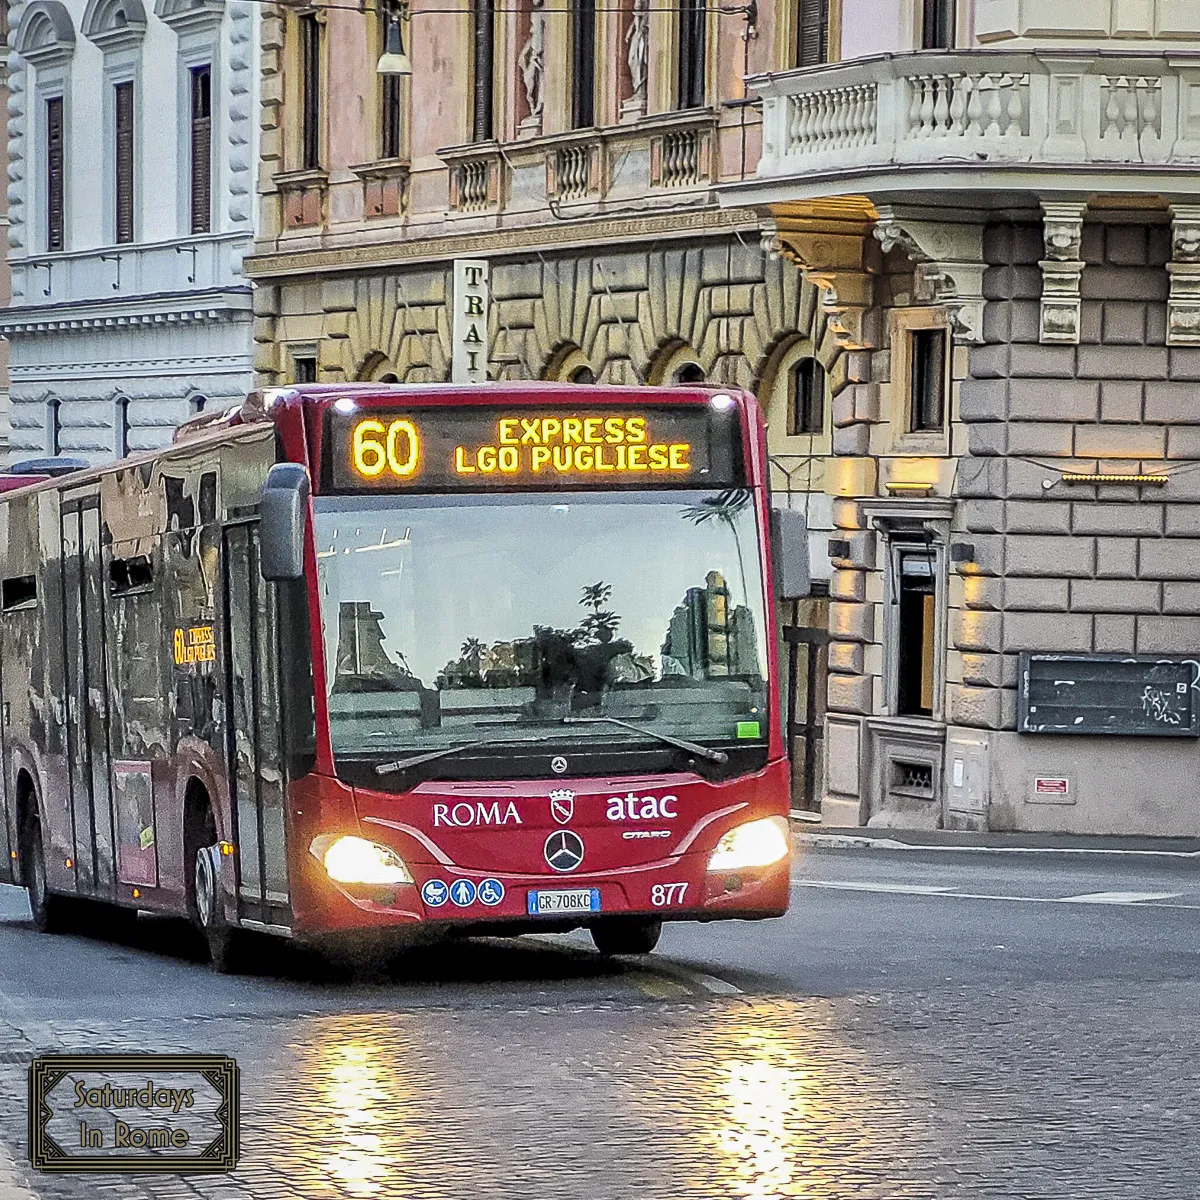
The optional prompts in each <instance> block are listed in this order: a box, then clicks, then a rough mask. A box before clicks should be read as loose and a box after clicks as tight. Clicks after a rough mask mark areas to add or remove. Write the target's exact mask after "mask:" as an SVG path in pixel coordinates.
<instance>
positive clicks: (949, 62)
mask: <svg viewBox="0 0 1200 1200" xmlns="http://www.w3.org/2000/svg"><path fill="white" fill-rule="evenodd" d="M750 84H751V86H752V88H753V89H754V90H755V91H756V92H757V93H758V94H759V95H760V96H761V97H762V101H763V124H764V144H763V156H762V159H761V162H760V164H759V168H758V178H759V179H760V180H762V179H764V178H767V179H769V178H772V177H777V178H796V177H800V178H802V179H808V180H811V181H812V185H813V186H814V187H815V188H817V190H818V191H827V190H828V185H827V183H824V182H819V181H820V180H821V179H822V178H823V177H828V176H830V175H835V174H846V175H854V174H856V173H858V172H860V171H862V172H865V173H867V174H868V175H870V174H875V173H879V172H880V171H881V169H882V170H883V171H886V169H887V168H889V167H894V166H910V165H925V166H930V167H936V168H942V169H945V170H946V171H947V172H948V173H950V174H951V175H952V174H953V173H954V172H955V171H956V170H957V171H959V172H960V173H961V172H962V170H963V169H964V168H968V169H969V170H970V171H972V172H978V171H980V170H981V169H982V170H983V172H984V174H987V173H988V171H989V170H990V169H994V168H1000V169H1004V168H1014V167H1019V168H1039V167H1049V168H1066V169H1078V168H1079V167H1081V166H1082V167H1086V166H1090V165H1096V166H1105V167H1109V168H1111V166H1112V165H1114V164H1126V165H1128V166H1129V167H1131V168H1137V169H1141V170H1143V171H1145V170H1149V171H1154V170H1155V169H1160V168H1174V167H1180V166H1194V165H1196V164H1197V163H1200V56H1197V55H1196V54H1194V53H1170V54H1166V53H1149V52H1147V53H1126V52H1122V53H1120V54H1109V53H1098V52H1091V53H1090V54H1081V53H1066V52H1055V51H1047V50H1029V51H1022V52H1012V51H992V50H977V51H966V52H950V53H945V52H925V53H912V54H905V55H888V56H881V57H874V58H868V59H859V60H855V61H852V62H846V63H837V64H833V65H830V66H826V67H818V68H809V69H806V70H798V71H788V72H783V73H780V74H773V75H760V76H756V77H754V78H753V79H751V80H750ZM803 190H804V188H803V186H802V188H801V191H802V192H803ZM814 194H817V193H816V191H814ZM797 198H803V196H802V195H798V196H797Z"/></svg>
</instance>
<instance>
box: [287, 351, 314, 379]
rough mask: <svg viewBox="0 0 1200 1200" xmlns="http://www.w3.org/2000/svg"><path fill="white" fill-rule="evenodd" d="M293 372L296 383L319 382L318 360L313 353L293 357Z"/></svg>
mask: <svg viewBox="0 0 1200 1200" xmlns="http://www.w3.org/2000/svg"><path fill="white" fill-rule="evenodd" d="M292 374H293V376H294V377H295V382H296V383H316V382H317V360H316V358H315V357H314V356H312V355H304V356H302V357H296V358H293V359H292Z"/></svg>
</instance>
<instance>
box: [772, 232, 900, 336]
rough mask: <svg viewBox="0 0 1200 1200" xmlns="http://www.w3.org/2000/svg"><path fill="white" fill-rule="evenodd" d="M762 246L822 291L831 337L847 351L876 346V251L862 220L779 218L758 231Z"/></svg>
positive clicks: (823, 306)
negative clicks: (800, 272) (801, 272)
mask: <svg viewBox="0 0 1200 1200" xmlns="http://www.w3.org/2000/svg"><path fill="white" fill-rule="evenodd" d="M762 243H763V249H764V250H765V251H766V252H767V253H768V254H770V255H772V256H773V257H777V258H782V259H784V260H785V261H787V262H790V263H791V264H792V265H793V266H795V267H798V268H799V269H800V270H801V271H803V272H804V277H805V278H806V279H807V280H808V281H809V282H810V283H812V284H813V285H814V286H815V287H817V288H819V289H820V291H821V296H822V300H821V305H822V308H823V309H824V312H825V317H826V320H827V321H828V324H829V328H830V329H831V330H832V332H833V336H834V340H835V341H836V342H837V344H838V345H839V346H841V347H842V348H843V349H845V350H870V349H874V348H875V347H876V346H878V345H879V341H880V339H879V314H878V312H877V311H876V310H875V307H874V303H875V272H876V269H877V266H878V263H877V262H876V261H875V257H876V255H877V253H878V252H877V251H876V250H875V249H874V244H873V243H872V241H871V237H870V225H869V223H868V222H866V221H842V220H830V221H826V220H820V219H816V218H813V219H808V218H794V219H788V218H778V219H776V220H774V221H770V222H768V223H767V224H766V225H765V226H764V227H763V231H762Z"/></svg>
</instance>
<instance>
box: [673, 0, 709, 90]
mask: <svg viewBox="0 0 1200 1200" xmlns="http://www.w3.org/2000/svg"><path fill="white" fill-rule="evenodd" d="M707 15H708V10H707V3H706V0H682V2H681V4H680V7H679V63H678V107H679V108H699V107H700V106H701V105H702V104H703V103H704V101H705V95H704V93H705V66H706V63H705V57H706V54H707V49H706V45H705V42H706V37H705V34H706V29H705V25H706V23H707Z"/></svg>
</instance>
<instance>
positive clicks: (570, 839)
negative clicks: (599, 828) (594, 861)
mask: <svg viewBox="0 0 1200 1200" xmlns="http://www.w3.org/2000/svg"><path fill="white" fill-rule="evenodd" d="M544 853H545V855H546V861H547V862H548V863H549V864H550V866H552V867H553V868H554V869H555V870H556V871H574V870H575V868H576V867H578V866H579V864H580V863H581V862H583V838H581V837H580V836H579V834H577V833H576V832H575V831H574V830H573V829H556V830H555V831H554V832H553V833H552V834H551V835H550V836H549V837H548V838H547V839H546V848H545V851H544Z"/></svg>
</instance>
